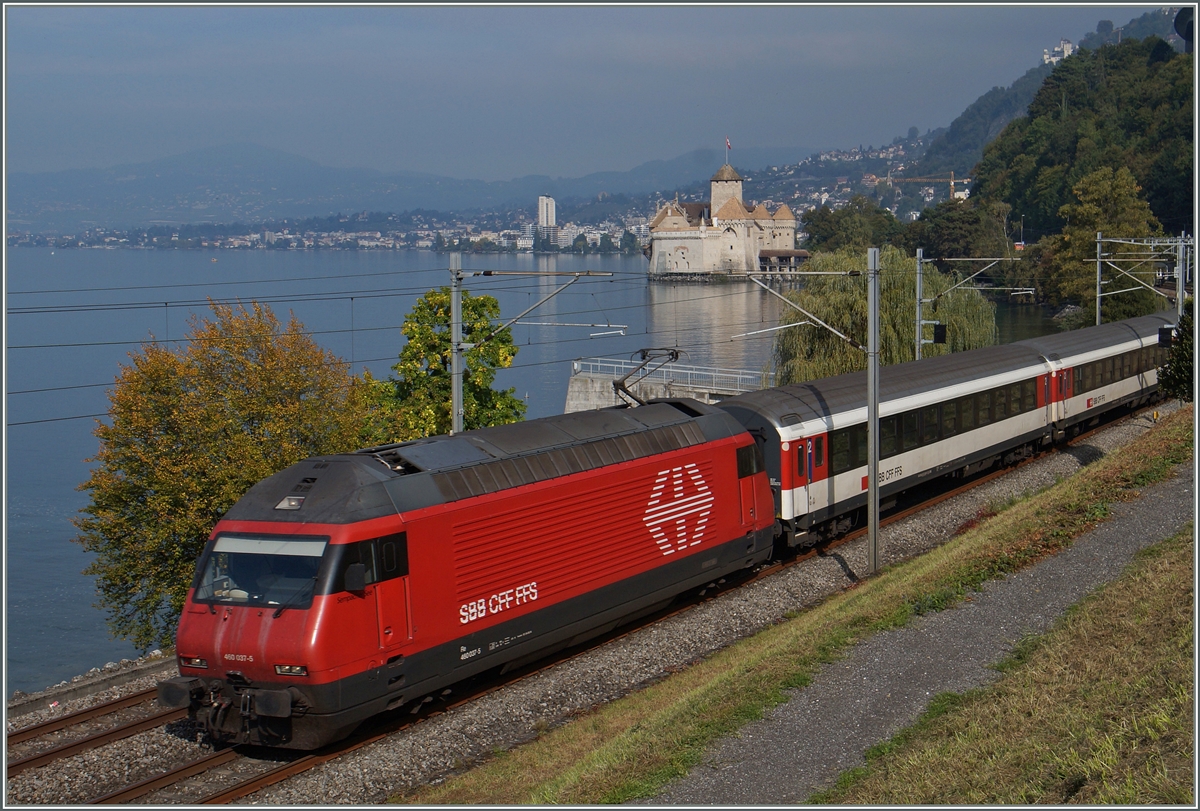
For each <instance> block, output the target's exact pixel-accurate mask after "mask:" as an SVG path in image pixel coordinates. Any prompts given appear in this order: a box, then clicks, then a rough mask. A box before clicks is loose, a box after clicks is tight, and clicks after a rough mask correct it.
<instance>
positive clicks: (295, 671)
mask: <svg viewBox="0 0 1200 811" xmlns="http://www.w3.org/2000/svg"><path fill="white" fill-rule="evenodd" d="M275 672H276V674H278V675H280V676H307V675H308V668H307V667H305V666H304V665H275Z"/></svg>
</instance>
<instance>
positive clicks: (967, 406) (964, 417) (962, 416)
mask: <svg viewBox="0 0 1200 811" xmlns="http://www.w3.org/2000/svg"><path fill="white" fill-rule="evenodd" d="M958 418H959V423H960V425H959V430H961V431H970V430H972V429H973V428H974V427H975V398H974V397H964V398H962V399H961V400H959V401H958Z"/></svg>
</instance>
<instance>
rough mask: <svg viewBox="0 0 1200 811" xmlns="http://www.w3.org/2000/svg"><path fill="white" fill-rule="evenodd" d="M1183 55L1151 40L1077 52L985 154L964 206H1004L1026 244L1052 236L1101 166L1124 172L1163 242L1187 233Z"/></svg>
mask: <svg viewBox="0 0 1200 811" xmlns="http://www.w3.org/2000/svg"><path fill="white" fill-rule="evenodd" d="M1193 70H1194V58H1193V56H1192V55H1191V54H1180V53H1177V52H1176V51H1175V50H1174V49H1173V48H1172V47H1171V46H1170V45H1168V44H1167V43H1166V42H1165V41H1163V40H1161V39H1159V38H1157V37H1150V38H1148V39H1145V40H1126V41H1124V42H1122V43H1121V44H1119V45H1105V46H1102V47H1101V48H1099V49H1097V50H1094V51H1090V50H1081V51H1079V52H1077V53H1076V54H1074V55H1072V56H1071V57H1070V58H1068V59H1064V60H1063V61H1062V62H1060V63H1059V64H1058V65H1057V66H1056V67H1055V69H1054V71H1053V72H1052V73H1051V74H1050V76H1049V77H1047V78H1046V80H1045V82H1044V83H1043V84H1042V87H1041V89H1040V90H1039V91H1038V93H1037V95H1036V96H1035V97H1034V99H1033V102H1032V103H1030V105H1029V115H1028V116H1027V117H1022V118H1018V119H1016V120H1014V121H1013V122H1012V123H1010V124H1009V125H1008V126H1007V127H1006V128H1005V129H1004V131H1003V132H1002V133H1001V134H1000V135H999V137H997V138H996V140H994V141H992V142H991V143H990V144H988V145H987V147H986V148H985V149H984V154H983V159H982V160H981V161H980V163H979V166H978V169H977V171H976V173H975V183H974V187H973V188H972V196H973V197H981V198H983V199H984V200H991V201H1000V202H1004V203H1007V204H1008V205H1010V206H1012V211H1011V214H1010V222H1011V221H1015V220H1016V219H1018V218H1020V217H1022V216H1023V217H1024V218H1025V229H1026V234H1027V239H1028V238H1029V237H1030V236H1032V237H1039V236H1042V235H1044V234H1049V233H1054V232H1058V231H1060V230H1061V229H1062V228H1063V226H1064V225H1065V219H1064V218H1063V216H1062V214H1061V213H1060V209H1061V208H1062V206H1063V205H1065V204H1067V203H1070V202H1073V197H1072V189H1074V187H1075V186H1076V184H1078V183H1079V181H1080V180H1081V179H1082V178H1083V177H1084V176H1086V175H1088V174H1090V173H1091V172H1093V171H1095V170H1097V169H1099V168H1101V167H1105V166H1107V167H1111V168H1113V169H1115V168H1117V167H1121V166H1124V167H1128V168H1129V170H1130V171H1131V172H1132V173H1133V176H1134V178H1135V180H1136V181H1137V184H1138V185H1139V186H1141V189H1142V192H1141V194H1142V196H1143V197H1144V199H1145V200H1146V201H1147V202H1149V204H1150V208H1151V210H1152V211H1153V213H1154V216H1155V217H1156V218H1157V219H1158V221H1159V222H1161V223H1162V225H1163V228H1164V229H1165V230H1166V231H1167V232H1169V233H1179V231H1181V230H1187V231H1189V232H1190V231H1192V228H1193V226H1192V199H1193V191H1192V186H1193V178H1194V167H1193V159H1192V153H1193V149H1194V146H1193V144H1194V130H1193V92H1194V90H1193V88H1194V84H1193Z"/></svg>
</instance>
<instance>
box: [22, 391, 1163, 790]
mask: <svg viewBox="0 0 1200 811" xmlns="http://www.w3.org/2000/svg"><path fill="white" fill-rule="evenodd" d="M1147 410H1149V409H1143V411H1141V412H1134V413H1133V414H1130V415H1127V416H1126V417H1125V418H1130V417H1133V416H1136V415H1137V414H1139V413H1143V412H1144V411H1147ZM1118 421H1119V420H1110V421H1106V422H1102V423H1101V424H1100V425H1098V426H1096V427H1094V428H1092V429H1091V430H1089V431H1086V432H1083V433H1081V434H1080V435H1079V436H1077V437H1075V438H1073V439H1072V440H1071V441H1070V442H1068V443H1067V444H1066V445H1065V446H1056V448H1055V449H1053V450H1050V451H1047V452H1045V453H1040V454H1037V455H1035V456H1033V457H1031V458H1029V459H1026V460H1023V461H1022V462H1020V463H1018V464H1016V465H1012V466H1008V467H1004V468H1001V469H998V470H993V471H990V472H987V473H981V474H978V475H977V476H975V477H972V478H971V479H970V480H967V481H965V482H963V483H962V484H960V485H958V486H955V487H949V488H946V487H943V488H941V492H937V493H935V494H933V495H929V496H928V497H926V498H923V499H922V500H921V501H920V502H919V503H917V504H913V505H911V506H907V507H900V508H897V509H895V510H894V511H892V512H891V513H889V514H888V515H885V516H883V517H882V518H881V520H880V525H881V526H888V525H890V524H893V523H896V522H899V521H902V520H904V519H906V518H908V517H911V516H912V515H915V514H917V513H919V512H921V511H923V510H926V509H929V508H931V507H933V506H935V505H937V504H940V503H942V502H944V501H947V500H950V499H953V498H955V497H957V496H959V495H961V494H963V493H965V492H967V491H969V490H971V489H974V488H975V487H979V486H981V485H983V484H986V483H988V482H990V481H994V480H995V479H998V478H1001V477H1003V476H1005V475H1007V474H1008V473H1010V472H1012V471H1013V470H1015V469H1017V468H1019V467H1021V466H1023V465H1026V464H1029V463H1031V462H1034V461H1036V460H1038V459H1041V458H1044V457H1045V456H1046V455H1047V454H1048V453H1052V452H1056V451H1057V452H1061V451H1063V450H1064V449H1066V448H1068V447H1070V446H1071V445H1074V444H1078V443H1080V442H1082V441H1084V440H1086V439H1087V438H1088V437H1090V436H1091V435H1092V434H1093V433H1095V432H1096V431H1098V430H1101V429H1103V428H1107V427H1110V426H1112V425H1113V424H1115V423H1116V422H1118ZM865 534H866V529H865V528H864V529H857V530H853V531H851V532H849V533H847V534H846V535H843V536H842V537H840V538H837V539H835V540H832V541H828V542H825V543H823V544H819V545H817V546H814V547H811V548H808V549H805V550H803V551H802V552H800V553H799V554H797V555H796V556H795V557H793V558H791V559H788V560H785V561H776V562H773V563H771V564H770V565H767V566H764V567H762V568H761V569H759V570H757V571H755V572H753V573H749V574H747V576H745V577H741V578H737V579H736V581H731V582H728V583H719V584H710V585H709V587H707V588H706V589H703V590H701V591H699V592H698V593H693V594H692V595H690V598H689V599H688V600H686V601H685V602H684V603H682V604H679V603H676V604H675V605H673V606H671V607H669V608H667V609H663V610H661V611H659V612H656V613H655V614H653V615H650V616H648V617H645V618H643V619H642V620H640V621H638V622H637V623H636V625H634V626H632V627H625V628H621V629H617V630H614V631H610V632H609V633H607V634H604V635H602V636H599V637H597V638H595V639H593V640H591V641H589V642H587V643H584V644H583V645H581V646H579V647H577V648H575V649H571V650H568V651H562V652H560V653H559V654H556V655H554V656H551V657H548V658H547V659H544V660H542V661H540V662H538V663H535V664H533V665H529V666H526V667H524V668H520V669H518V670H515V671H512V672H510V673H508V674H505V675H503V676H497V677H493V678H491V679H483V678H482V677H480V678H477V679H476V680H472V681H468V682H466V683H464V685H459V686H457V687H456V693H455V694H453V698H452V699H450V698H447V697H445V696H443V697H439V698H437V699H433V700H430V699H428V698H427V699H425V701H424V703H422V704H420V705H417V706H416V707H414V708H412V709H411V710H409V709H408V707H403V708H400V709H398V710H394V711H392V712H390V713H386V714H384V715H381V716H378V717H377V718H376V719H374V720H372V721H369V722H368V723H367V724H365V725H364V726H363V727H362V728H361V729H360V730H359V731H358V732H357V733H355V734H354V735H352V736H351V737H350V738H347V739H346V740H343V741H339V742H336V743H333V744H330V745H329V746H327V747H325V748H324V749H321V750H317V751H316V752H312V753H307V754H305V753H299V752H286V753H285V752H280V751H277V750H271V751H270V753H269V758H263V757H261V755H262V751H263V750H261V749H258V750H256V749H255V748H254V747H231V748H227V749H222V750H218V751H215V752H212V753H210V754H207V755H205V756H203V757H201V758H198V759H196V760H193V761H189V762H187V763H183V764H180V765H178V766H176V767H174V768H172V769H170V770H168V771H166V772H163V773H162V774H158V775H154V776H152V777H149V778H147V779H144V780H142V781H140V782H137V783H134V784H132V785H129V786H125V787H123V788H120V789H118V790H116V791H112V792H109V793H107V794H104V795H102V796H97V797H95V798H93V799H91V800H89V801H88V802H89V803H90V804H116V803H128V802H130V801H132V800H138V799H142V798H147V797H149V798H150V799H149V802H151V803H154V804H169V803H180V804H189V805H196V804H226V803H230V802H232V801H234V800H236V799H239V798H241V797H245V796H248V795H250V794H253V793H255V792H257V791H259V790H261V789H263V788H266V787H268V786H271V785H274V784H276V783H278V782H281V781H283V780H286V779H288V778H290V777H292V776H294V775H297V774H300V773H302V772H304V771H307V770H309V769H312V768H315V767H316V766H319V765H321V764H323V763H326V762H328V761H330V760H333V759H335V758H338V757H340V756H342V755H345V754H347V753H349V752H352V751H354V750H356V749H360V748H362V747H364V746H367V745H369V744H371V743H374V742H376V741H379V740H382V739H383V738H386V737H387V736H389V735H392V734H395V733H396V732H398V731H401V730H403V729H405V728H407V727H411V726H413V725H414V724H417V723H420V722H421V721H423V720H425V719H428V718H432V717H434V716H436V715H439V714H441V713H444V712H447V711H449V710H451V709H454V708H455V707H458V706H460V705H462V704H466V703H468V702H470V701H474V700H476V699H478V698H480V697H482V696H484V695H486V694H487V693H490V692H493V691H495V690H499V689H502V688H503V687H505V686H507V685H509V684H512V683H515V682H516V681H519V680H521V679H524V678H527V677H529V676H531V675H534V674H536V673H538V672H541V671H543V670H546V669H549V668H552V667H554V666H556V665H559V664H561V663H563V662H564V661H566V660H568V659H570V658H573V657H575V656H579V655H582V654H583V653H586V652H587V651H590V650H592V649H594V648H596V647H598V646H600V645H605V644H608V643H610V642H612V641H615V640H616V639H618V638H621V637H623V636H626V635H628V634H631V633H634V632H636V631H639V630H641V629H643V628H646V627H648V626H650V625H652V624H654V623H656V622H661V621H663V620H665V619H668V618H669V617H672V616H675V615H677V614H680V613H682V612H684V611H687V610H689V609H691V608H692V607H694V606H695V605H697V604H699V603H702V602H707V601H709V600H712V599H716V597H717V596H719V595H720V594H723V593H726V592H728V591H730V590H732V589H734V588H738V587H741V586H743V585H747V584H749V583H752V582H756V581H758V580H761V579H763V578H766V577H768V576H770V575H773V574H775V573H777V572H779V571H782V570H784V569H786V568H790V567H792V566H796V565H799V564H801V563H803V562H804V561H806V560H809V559H811V558H813V557H815V556H818V555H822V554H826V553H828V552H830V551H832V550H834V549H836V548H837V547H839V546H841V545H844V544H847V543H850V542H852V541H854V540H856V539H858V538H860V537H862V536H863V535H865ZM714 587H715V588H714ZM154 696H155V690H154V689H153V688H152V689H150V690H144V691H141V692H139V693H135V694H132V695H130V696H127V697H125V698H122V699H118V700H115V701H112V702H107V703H105V704H101V705H97V706H95V707H91V708H88V709H85V710H80V711H79V712H76V713H71V714H70V715H66V716H63V717H61V718H56V719H52V720H50V721H47V722H44V723H42V724H38V725H35V726H31V727H28V728H25V729H21V730H17V731H15V732H12V733H10V734H9V735H8V738H7V745H8V753H9V757H10V758H11V757H12V756H13V754H14V747H21V746H24V745H30V744H31V743H36V741H38V740H39V739H49V738H51V736H53V735H55V733H59V732H62V731H64V730H69V729H71V728H73V727H80V728H85V727H86V725H87V724H89V723H95V722H96V721H97V720H98V719H102V718H104V717H105V716H114V718H113V719H112V720H120V721H121V722H120V723H118V724H115V725H112V726H110V727H109V728H107V729H104V730H101V731H99V732H92V733H90V734H86V735H84V736H82V737H75V738H73V739H71V740H68V741H66V742H56V743H53V744H52V745H50V746H43V747H41V748H39V749H38V750H37V751H36V752H33V753H30V754H24V755H19V757H18V758H17V759H15V760H10V761H9V762H8V777H9V778H12V777H13V776H14V775H16V774H20V773H21V772H23V771H25V770H28V769H32V768H37V767H40V766H45V765H48V764H50V763H53V762H54V761H56V760H58V759H61V758H65V757H69V756H71V755H75V754H78V753H80V752H84V751H87V750H89V749H93V748H96V747H99V746H103V745H105V744H107V743H111V742H113V741H117V740H120V739H122V738H126V737H129V736H131V735H134V734H137V733H138V732H142V731H146V730H148V729H153V728H155V727H158V726H163V725H165V724H168V723H171V722H172V721H175V720H180V719H182V718H185V717H186V716H187V711H186V710H168V711H157V712H149V713H147V711H146V708H145V707H144V708H143V710H142V712H141V716H142V717H140V718H135V719H133V720H123V719H122V718H121V715H120V714H121V713H122V712H123V711H126V710H129V709H131V708H137V707H139V706H143V705H147V707H148V705H150V704H151V702H152V701H153V699H154ZM408 706H409V707H411V706H412V705H408ZM256 754H257V755H260V756H259V757H256V756H255V755H256ZM281 757H282V758H284V760H283V762H278V760H279V758H281ZM222 767H223V771H224V772H225V774H223V775H222V776H221V778H219V779H218V778H216V777H215V775H214V776H213V777H211V778H205V777H204V775H207V774H209V773H210V772H215V771H217V770H221V769H222ZM230 777H232V778H233V779H232V780H230V779H229V778H230ZM197 780H199V781H201V785H199V786H197V785H195V783H196V781H197ZM185 781H190V782H191V783H192V784H193V785H192V787H191V789H190V790H188V791H183V792H180V791H178V790H177V791H175V792H171V794H172V795H174V796H171V797H170V799H168V795H166V794H158V796H154V795H156V793H160V792H170V790H171V788H172V787H173V786H182V785H183V784H184V783H185ZM218 782H222V783H224V784H225V785H224V786H223V787H221V788H219V789H216V790H213V788H212V783H218ZM182 795H187V796H182Z"/></svg>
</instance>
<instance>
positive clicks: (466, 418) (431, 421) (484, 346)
mask: <svg viewBox="0 0 1200 811" xmlns="http://www.w3.org/2000/svg"><path fill="white" fill-rule="evenodd" d="M499 315H500V303H499V302H498V301H497V300H496V299H495V298H494V297H493V296H487V295H480V296H473V295H471V294H470V293H468V292H465V291H464V292H463V294H462V318H463V327H462V330H463V342H464V343H468V344H474V345H475V346H474V347H472V348H471V349H468V350H467V351H466V352H464V353H463V355H464V364H463V365H464V370H463V427H464V428H466V429H471V428H482V427H485V426H488V425H504V424H507V423H510V422H519V421H520V420H521V419H522V418H523V417H524V416H525V402H524V401H523V400H521V399H519V398H517V397H515V396H514V395H513V391H514V390H513V389H511V388H510V389H505V390H503V391H497V390H496V389H494V388H492V383H493V382H494V381H495V379H496V371H497V370H498V369H504V368H507V367H509V366H511V365H512V362H513V358H514V357H516V354H517V348H516V347H515V346H514V345H513V341H512V330H511V329H508V328H506V329H503V330H500V331H499V332H497V333H496V334H495V335H492V332H493V330H494V329H495V327H494V325H493V320H495V319H497V318H498V317H499ZM401 332H403V334H404V337H405V338H406V339H407V343H405V345H404V348H403V349H402V350H401V351H400V359H399V361H398V362H397V363H396V364H394V365H393V366H392V370H393V371H394V372H395V374H396V376H395V377H394V378H390V379H388V380H371V381H370V383H371V386H372V390H373V391H374V396H375V402H376V403H377V404H378V405H379V408H380V410H379V412H378V413H377V415H376V418H375V419H376V420H377V421H378V424H379V425H383V426H390V427H391V429H392V430H393V436H392V439H393V440H394V441H402V440H407V439H415V438H417V437H423V436H431V435H433V434H448V433H450V429H451V424H452V422H451V413H450V400H451V375H450V371H451V369H450V365H451V358H450V288H449V287H442V288H439V289H437V290H430V291H429V292H428V293H426V294H425V295H424V296H422V297H421V298H420V299H418V300H417V303H416V304H415V305H414V306H413V309H412V312H410V313H409V314H408V315H407V316H405V318H404V325H403V326H402V327H401ZM489 336H491V337H489ZM485 339H486V340H485Z"/></svg>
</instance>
